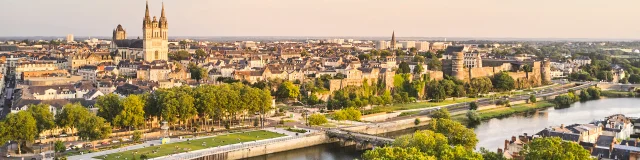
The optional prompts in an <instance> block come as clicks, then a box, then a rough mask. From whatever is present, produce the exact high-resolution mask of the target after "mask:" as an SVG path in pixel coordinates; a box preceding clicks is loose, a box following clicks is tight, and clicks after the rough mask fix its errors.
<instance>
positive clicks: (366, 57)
mask: <svg viewBox="0 0 640 160" xmlns="http://www.w3.org/2000/svg"><path fill="white" fill-rule="evenodd" d="M358 59H359V60H360V61H368V60H371V55H370V54H360V55H358Z"/></svg>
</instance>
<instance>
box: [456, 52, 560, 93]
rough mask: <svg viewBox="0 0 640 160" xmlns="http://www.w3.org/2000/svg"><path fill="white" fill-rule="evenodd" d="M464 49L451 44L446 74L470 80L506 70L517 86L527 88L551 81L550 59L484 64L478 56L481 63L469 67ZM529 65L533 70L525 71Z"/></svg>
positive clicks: (477, 60) (477, 61) (476, 60)
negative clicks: (525, 67)
mask: <svg viewBox="0 0 640 160" xmlns="http://www.w3.org/2000/svg"><path fill="white" fill-rule="evenodd" d="M463 50H464V49H462V47H461V46H450V47H448V48H447V52H449V53H448V54H450V55H451V56H450V57H451V59H445V60H443V69H444V70H443V71H444V74H446V75H449V76H451V77H453V78H455V79H458V80H462V81H469V80H471V79H473V78H477V77H487V76H493V75H494V74H497V73H499V72H506V73H507V74H509V76H511V77H512V78H513V79H514V80H516V87H517V88H526V87H530V86H539V85H542V84H548V83H550V82H551V63H550V61H548V60H545V61H544V62H542V63H541V62H540V61H534V62H520V61H513V60H507V61H493V62H492V63H489V65H488V66H482V64H486V63H485V62H482V60H481V59H478V58H476V59H475V60H474V61H475V63H477V64H478V63H479V64H480V65H474V66H473V67H469V65H465V64H466V63H469V62H466V63H465V60H467V61H468V59H469V58H468V57H467V56H465V54H464V51H463ZM525 65H529V66H530V67H531V71H527V72H525V71H523V67H524V66H525Z"/></svg>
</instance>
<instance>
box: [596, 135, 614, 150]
mask: <svg viewBox="0 0 640 160" xmlns="http://www.w3.org/2000/svg"><path fill="white" fill-rule="evenodd" d="M614 139H615V137H613V136H605V135H600V136H598V140H597V141H596V146H601V147H607V148H609V147H610V146H611V143H613V140H614Z"/></svg>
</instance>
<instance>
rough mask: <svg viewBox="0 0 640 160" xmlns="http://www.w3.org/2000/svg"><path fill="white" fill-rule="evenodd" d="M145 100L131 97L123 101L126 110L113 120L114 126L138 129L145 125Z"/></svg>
mask: <svg viewBox="0 0 640 160" xmlns="http://www.w3.org/2000/svg"><path fill="white" fill-rule="evenodd" d="M144 104H145V102H144V100H143V99H142V98H141V97H140V96H138V95H134V94H132V95H129V96H127V97H126V98H124V99H123V100H122V106H124V109H123V110H122V111H121V112H120V114H118V115H117V116H116V118H115V119H114V120H113V121H114V123H113V124H114V125H116V126H120V127H129V129H131V128H134V129H137V128H139V127H141V126H142V125H144Z"/></svg>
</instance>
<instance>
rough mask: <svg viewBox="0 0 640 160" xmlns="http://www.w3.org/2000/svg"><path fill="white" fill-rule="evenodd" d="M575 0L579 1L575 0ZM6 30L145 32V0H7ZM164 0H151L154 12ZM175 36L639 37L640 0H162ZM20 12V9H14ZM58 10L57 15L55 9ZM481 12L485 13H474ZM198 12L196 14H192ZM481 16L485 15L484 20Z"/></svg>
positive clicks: (1, 13)
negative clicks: (611, 0)
mask: <svg viewBox="0 0 640 160" xmlns="http://www.w3.org/2000/svg"><path fill="white" fill-rule="evenodd" d="M575 2H577V1H575ZM3 3H5V4H7V5H2V6H0V19H3V20H5V21H8V22H13V24H11V25H5V26H3V28H4V29H3V30H0V37H8V36H64V35H66V34H74V35H76V36H77V37H83V36H109V35H110V33H111V31H112V30H113V29H114V28H115V27H116V26H117V25H118V24H121V25H122V26H123V27H124V28H125V29H126V30H127V31H128V33H129V34H128V35H129V37H136V36H141V35H142V33H141V28H142V24H141V23H140V20H141V18H140V17H143V16H144V12H143V9H144V4H145V1H144V0H137V1H130V0H113V1H79V0H66V1H45V0H25V1H7V2H3ZM162 3H163V1H160V0H150V1H149V8H150V11H151V14H152V15H159V13H160V9H161V5H162ZM164 3H165V6H166V12H167V14H168V17H167V19H168V20H169V21H171V22H172V23H171V24H170V25H171V28H172V30H171V34H170V35H171V37H180V36H197V37H234V36H292V37H304V36H309V37H349V36H353V37H388V36H389V35H390V33H391V31H393V30H395V31H396V32H397V34H396V36H398V37H469V38H533V39H536V38H558V39H562V38H586V39H640V28H638V27H635V26H639V25H640V22H638V21H634V20H633V19H636V18H637V16H636V15H640V14H639V13H640V11H637V10H634V9H633V6H637V5H638V4H640V2H639V1H631V0H624V1H619V2H617V3H615V4H614V3H608V2H604V1H595V0H589V1H585V2H582V1H580V3H574V2H572V1H563V2H553V1H550V0H542V1H536V2H510V1H505V0H491V1H483V2H476V1H470V0H455V1H447V2H441V1H434V2H427V1H414V0H408V1H403V2H395V3H388V2H387V1H382V0H373V1H362V0H352V1H337V0H325V1H310V2H307V1H301V2H298V1H295V0H279V1H251V0H247V1H220V2H216V1H202V0H193V1H188V3H185V2H183V1H174V0H165V1H164ZM15 13H19V14H15ZM51 13H57V14H51ZM477 15H481V16H477ZM189 17H193V18H189ZM479 17H482V18H479Z"/></svg>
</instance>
